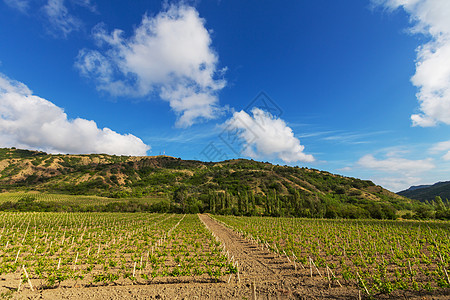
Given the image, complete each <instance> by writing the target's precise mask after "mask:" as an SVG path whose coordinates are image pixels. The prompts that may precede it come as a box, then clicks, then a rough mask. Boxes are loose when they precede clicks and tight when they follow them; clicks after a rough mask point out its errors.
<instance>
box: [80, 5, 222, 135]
mask: <svg viewBox="0 0 450 300" xmlns="http://www.w3.org/2000/svg"><path fill="white" fill-rule="evenodd" d="M93 33H94V36H95V38H96V40H97V42H98V44H99V45H100V47H102V51H98V50H87V49H82V50H81V51H80V52H79V54H78V57H77V60H76V63H75V66H76V67H77V68H78V69H79V70H80V73H81V74H82V75H84V76H86V77H88V78H91V79H94V81H95V83H96V86H97V89H98V90H100V91H106V92H108V93H110V94H111V95H114V96H132V97H148V96H152V95H155V94H156V95H159V97H160V98H161V99H163V100H166V101H168V102H169V104H170V107H171V108H172V110H173V111H174V112H175V113H176V114H177V116H178V120H177V125H178V126H181V127H187V126H190V125H192V124H194V123H195V122H197V121H198V120H201V119H206V120H209V119H214V118H216V117H217V116H218V114H219V112H220V111H221V108H220V107H219V105H218V98H217V93H218V91H220V90H221V89H222V88H223V87H224V86H225V84H226V82H225V80H223V79H220V78H218V77H220V76H221V74H222V73H223V71H224V70H218V69H217V64H218V56H217V54H216V53H215V52H214V50H213V49H212V48H211V37H210V33H209V31H208V30H207V29H206V28H205V21H204V19H202V18H200V16H199V14H198V12H197V11H196V10H195V8H193V7H190V6H186V5H182V4H180V5H172V6H170V7H169V8H168V9H167V10H164V11H162V12H160V13H159V14H157V15H156V16H154V17H149V16H147V15H145V16H144V17H143V19H142V23H141V24H140V25H139V26H138V27H137V28H136V29H135V32H134V33H133V35H132V36H131V37H128V38H127V37H125V36H124V33H123V31H121V30H119V29H115V30H113V31H112V32H111V33H109V32H107V31H106V30H105V28H104V26H103V25H98V26H96V27H95V29H94V30H93Z"/></svg>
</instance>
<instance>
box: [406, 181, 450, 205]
mask: <svg viewBox="0 0 450 300" xmlns="http://www.w3.org/2000/svg"><path fill="white" fill-rule="evenodd" d="M397 194H398V195H401V196H404V197H408V198H411V199H416V200H419V201H422V202H424V201H432V200H434V198H435V197H437V196H439V197H441V198H442V199H450V181H444V182H438V183H435V184H433V185H423V186H417V187H414V186H412V187H410V188H409V189H407V190H404V191H401V192H398V193H397Z"/></svg>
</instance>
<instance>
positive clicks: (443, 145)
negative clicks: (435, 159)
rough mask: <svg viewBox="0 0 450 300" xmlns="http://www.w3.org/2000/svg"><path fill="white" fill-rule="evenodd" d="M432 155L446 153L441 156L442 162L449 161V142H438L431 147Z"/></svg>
mask: <svg viewBox="0 0 450 300" xmlns="http://www.w3.org/2000/svg"><path fill="white" fill-rule="evenodd" d="M430 151H431V152H432V153H439V152H447V153H445V154H444V155H443V156H442V159H443V160H450V141H445V142H440V143H437V144H435V145H434V146H433V147H431V149H430Z"/></svg>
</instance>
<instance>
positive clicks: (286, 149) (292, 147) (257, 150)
mask: <svg viewBox="0 0 450 300" xmlns="http://www.w3.org/2000/svg"><path fill="white" fill-rule="evenodd" d="M252 114H253V116H250V115H249V114H247V113H246V112H245V111H240V112H235V113H234V114H233V117H231V118H230V119H229V120H228V121H227V122H226V123H225V126H226V130H227V131H228V137H230V138H231V139H234V138H238V139H240V140H242V141H243V148H244V150H243V154H244V155H248V156H250V157H252V158H258V157H261V156H263V157H267V156H276V157H278V158H279V159H281V160H283V161H284V162H287V163H292V162H297V161H303V162H312V161H314V157H313V156H312V155H310V154H305V153H303V150H304V148H305V147H304V146H302V145H300V140H299V139H298V138H296V137H295V136H294V132H293V131H292V129H291V128H290V127H288V126H287V125H286V123H285V122H284V121H283V120H282V119H279V118H275V117H273V116H272V115H271V114H270V113H268V112H265V111H263V110H261V109H259V108H253V110H252ZM232 135H236V136H234V137H233V136H232Z"/></svg>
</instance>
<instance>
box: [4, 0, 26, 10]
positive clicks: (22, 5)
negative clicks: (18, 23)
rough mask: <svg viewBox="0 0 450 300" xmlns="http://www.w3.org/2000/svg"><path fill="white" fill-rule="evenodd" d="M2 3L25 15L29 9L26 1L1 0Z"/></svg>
mask: <svg viewBox="0 0 450 300" xmlns="http://www.w3.org/2000/svg"><path fill="white" fill-rule="evenodd" d="M3 2H5V4H6V5H8V6H9V7H12V8H14V9H17V10H18V11H20V12H21V13H26V12H27V11H28V9H29V8H30V2H29V1H28V0H3Z"/></svg>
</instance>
